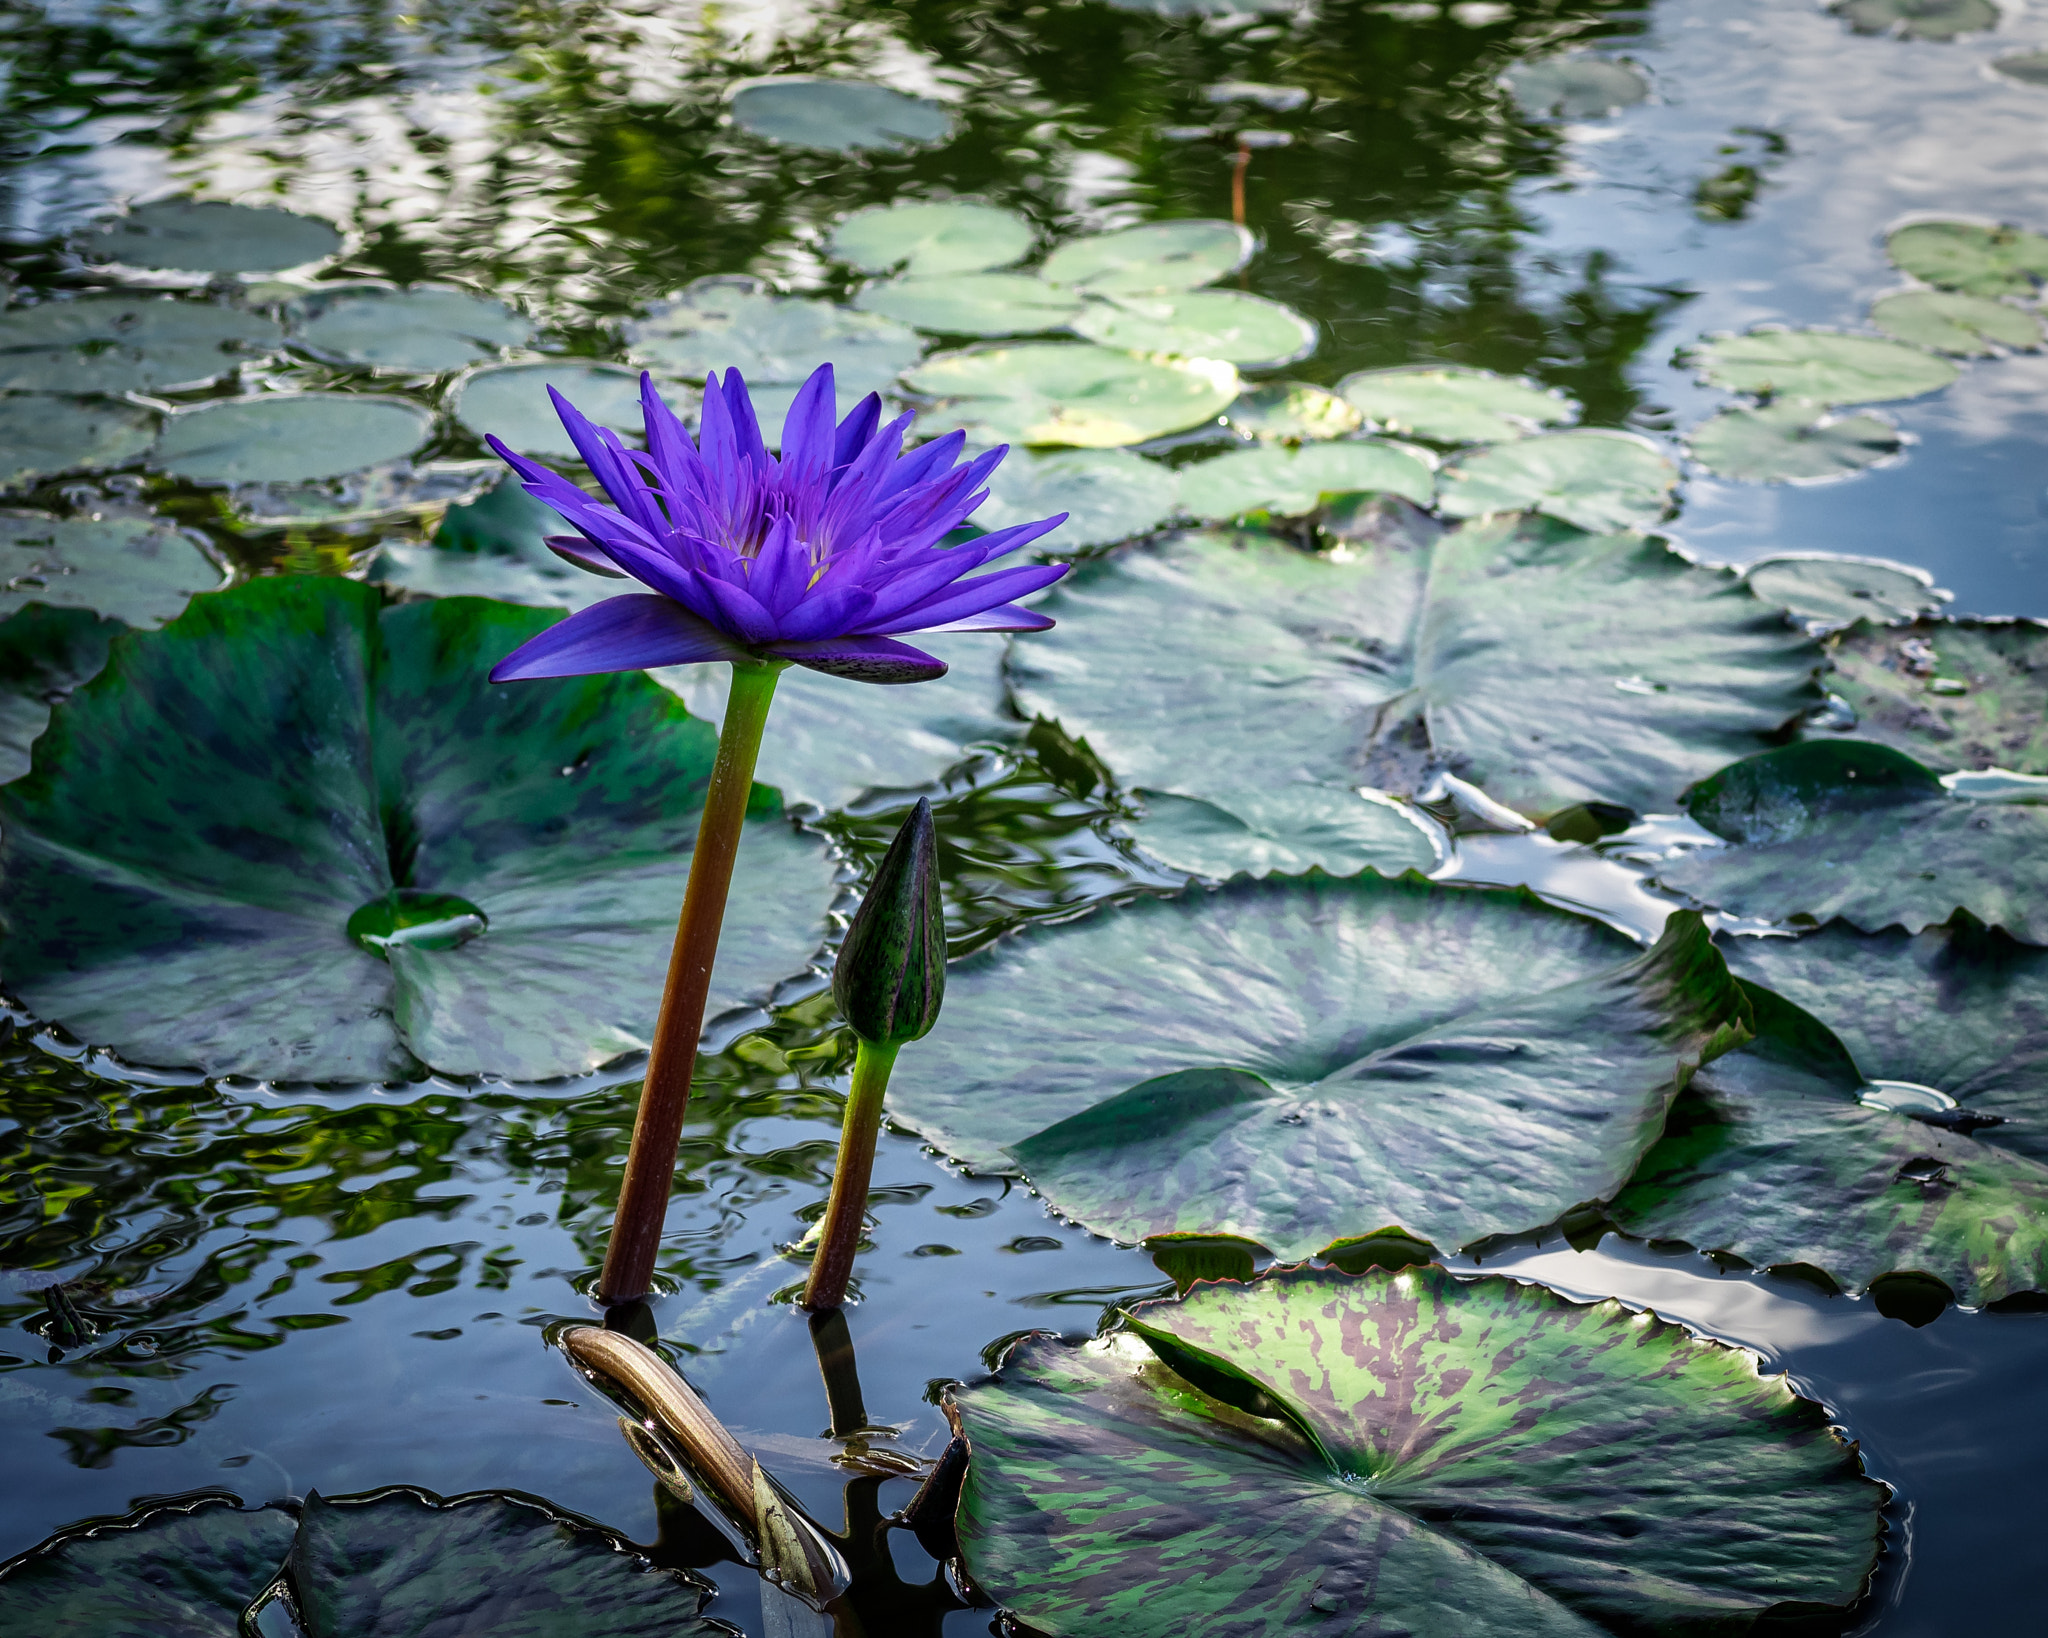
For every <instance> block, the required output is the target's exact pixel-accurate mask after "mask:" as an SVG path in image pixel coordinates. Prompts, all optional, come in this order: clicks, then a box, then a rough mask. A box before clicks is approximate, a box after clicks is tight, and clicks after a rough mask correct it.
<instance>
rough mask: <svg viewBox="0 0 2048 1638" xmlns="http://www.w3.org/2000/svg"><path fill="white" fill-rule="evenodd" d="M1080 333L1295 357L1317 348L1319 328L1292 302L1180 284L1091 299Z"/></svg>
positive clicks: (1287, 359)
mask: <svg viewBox="0 0 2048 1638" xmlns="http://www.w3.org/2000/svg"><path fill="white" fill-rule="evenodd" d="M1073 329H1074V333H1075V334H1076V335H1081V336H1085V337H1087V338H1088V340H1090V341H1096V342H1100V343H1101V344H1102V345H1103V346H1105V347H1122V348H1124V349H1125V350H1126V351H1129V352H1134V353H1175V354H1179V355H1180V356H1182V357H1185V358H1222V359H1227V360H1229V361H1230V362H1231V363H1232V364H1243V365H1247V366H1253V365H1256V366H1260V367H1270V366H1272V365H1276V364H1292V363H1293V362H1294V361H1295V360H1296V359H1301V358H1306V357H1307V356H1308V355H1309V354H1310V353H1312V352H1314V351H1315V347H1316V327H1315V326H1314V325H1313V324H1311V323H1309V321H1308V320H1307V319H1305V318H1303V317H1302V316H1301V315H1300V314H1299V313H1297V312H1295V310H1294V309H1293V308H1291V307H1288V306H1285V305H1283V304H1282V303H1280V302H1277V301H1268V300H1267V299H1266V298H1265V297H1263V296H1248V295H1246V294H1244V292H1242V291H1239V290H1190V291H1175V292H1172V293H1169V294H1165V295H1152V296H1122V297H1119V298H1117V299H1116V300H1114V301H1091V302H1089V303H1088V305H1087V306H1086V307H1084V308H1082V310H1081V312H1080V315H1079V316H1078V317H1077V318H1076V319H1075V320H1074V323H1073Z"/></svg>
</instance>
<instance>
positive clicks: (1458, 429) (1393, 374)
mask: <svg viewBox="0 0 2048 1638" xmlns="http://www.w3.org/2000/svg"><path fill="white" fill-rule="evenodd" d="M1337 390H1338V391H1339V392H1341V393H1342V394H1343V395H1344V397H1345V399H1346V400H1347V401H1348V402H1349V403H1350V404H1351V405H1352V406H1353V407H1354V408H1355V409H1357V410H1358V412H1359V413H1360V414H1361V415H1364V416H1365V417H1366V418H1367V419H1368V420H1372V421H1376V422H1378V423H1379V425H1381V426H1383V427H1385V428H1386V429H1387V430H1388V431H1389V432H1399V433H1405V434H1407V435H1408V436H1409V437H1412V438H1427V439H1429V440H1430V441H1431V442H1432V443H1439V444H1497V443H1501V442H1504V441H1505V440H1507V439H1510V438H1521V437H1524V436H1526V435H1527V434H1529V433H1531V432H1534V431H1536V430H1537V429H1538V428H1540V427H1546V426H1557V425H1559V424H1561V423H1563V422H1567V421H1570V420H1571V419H1573V417H1575V416H1576V415H1577V414H1578V412H1579V406H1578V405H1577V404H1575V403H1573V402H1572V401H1571V399H1569V398H1567V397H1566V396H1565V395H1564V394H1563V393H1561V392H1559V391H1557V390H1556V389H1555V388H1551V387H1539V386H1537V385H1536V384H1535V383H1534V382H1532V381H1523V380H1519V379H1517V378H1514V377H1511V376H1505V375H1495V374H1494V373H1493V372H1492V371H1491V370H1467V369H1458V368H1454V367H1450V366H1444V365H1429V364H1410V365H1404V366H1401V367H1400V368H1397V369H1391V370H1361V371H1359V372H1358V373H1357V374H1356V375H1347V376H1346V377H1345V378H1344V379H1343V380H1342V381H1340V382H1339V383H1338V384H1337Z"/></svg>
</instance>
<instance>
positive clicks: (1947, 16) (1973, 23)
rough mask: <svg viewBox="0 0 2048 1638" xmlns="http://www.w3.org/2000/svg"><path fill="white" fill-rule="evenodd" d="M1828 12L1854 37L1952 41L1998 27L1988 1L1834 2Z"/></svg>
mask: <svg viewBox="0 0 2048 1638" xmlns="http://www.w3.org/2000/svg"><path fill="white" fill-rule="evenodd" d="M1832 10H1833V11H1834V13H1835V15H1836V16H1837V17H1840V18H1843V19H1845V20H1846V21H1847V22H1848V24H1849V26H1850V27H1851V28H1853V29H1854V30H1855V31H1856V32H1857V33H1858V34H1897V35H1900V36H1902V37H1903V38H1905V39H1908V40H1953V39H1954V38H1955V37H1956V36H1957V35H1959V34H1975V33H1978V32H1980V31H1981V30H1984V29H1987V28H1996V27H1998V7H1997V6H1996V5H1995V4H1993V3H1992V0H1838V4H1836V5H1835V6H1834V7H1833V8H1832Z"/></svg>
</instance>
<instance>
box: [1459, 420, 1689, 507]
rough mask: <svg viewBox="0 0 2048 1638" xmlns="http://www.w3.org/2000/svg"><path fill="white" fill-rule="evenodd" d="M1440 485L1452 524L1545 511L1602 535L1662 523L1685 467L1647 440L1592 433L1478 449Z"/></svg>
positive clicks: (1629, 435) (1552, 435) (1550, 435)
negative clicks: (1497, 514) (1485, 516)
mask: <svg viewBox="0 0 2048 1638" xmlns="http://www.w3.org/2000/svg"><path fill="white" fill-rule="evenodd" d="M1441 483H1442V489H1441V495H1440V498H1439V501H1438V505H1439V506H1440V507H1441V508H1442V510H1443V512H1444V513H1445V514H1446V515H1447V516H1449V517H1454V518H1470V517H1479V516H1481V515H1482V514H1484V513H1488V512H1517V511H1530V512H1544V513H1548V514H1549V515H1550V516H1551V517H1554V518H1562V519H1563V520H1564V521H1565V522H1566V523H1573V524H1577V525H1578V526H1579V527H1580V528H1581V529H1590V530H1595V531H1599V530H1605V529H1630V528H1640V527H1642V526H1643V525H1645V524H1650V523H1654V522H1656V521H1657V519H1658V518H1659V517H1661V516H1662V515H1663V513H1664V509H1665V507H1667V506H1668V505H1670V503H1671V495H1672V491H1673V490H1675V489H1676V488H1677V487H1678V468H1677V467H1676V466H1675V465H1673V464H1672V461H1671V459H1670V457H1669V456H1667V455H1665V454H1664V452H1663V451H1662V450H1660V449H1659V448H1658V447H1657V446H1656V445H1655V444H1653V443H1651V442H1650V440H1649V439H1647V438H1639V437H1637V436H1635V435H1634V434H1633V433H1627V432H1607V431H1595V430H1592V429H1585V430H1581V431H1577V432H1552V433H1545V434H1543V435H1542V436H1540V437H1536V438H1523V439H1519V440H1517V441H1516V442H1514V443H1507V444H1496V445H1493V446H1491V447H1489V448H1486V449H1480V450H1476V451H1474V452H1473V453H1471V454H1469V455H1466V456H1464V457H1463V458H1462V459H1460V460H1459V461H1458V463H1457V464H1456V465H1455V466H1452V467H1450V468H1448V469H1447V470H1446V471H1445V472H1444V473H1443V475H1442V480H1441Z"/></svg>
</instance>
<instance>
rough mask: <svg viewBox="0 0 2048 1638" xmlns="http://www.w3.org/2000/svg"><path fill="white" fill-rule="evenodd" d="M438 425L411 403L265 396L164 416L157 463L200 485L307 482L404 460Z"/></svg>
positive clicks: (368, 397) (338, 395)
mask: <svg viewBox="0 0 2048 1638" xmlns="http://www.w3.org/2000/svg"><path fill="white" fill-rule="evenodd" d="M433 424H434V418H433V416H432V415H430V414H428V413H427V411H426V410H424V409H422V408H421V407H420V406H419V405H418V404H415V403H413V402H412V400H410V399H408V398H386V397H380V396H376V395H373V394H370V393H355V392H265V393H254V394H251V395H250V396H249V397H247V398H215V399H210V400H208V401H207V402H205V403H203V404H195V405H194V406H193V407H192V408H190V409H184V410H179V411H178V412H177V413H176V414H174V415H170V416H167V417H165V419H164V429H163V432H162V433H161V434H160V435H159V436H158V438H157V442H156V448H155V449H154V450H153V451H151V454H150V459H151V461H152V463H153V464H155V465H156V466H158V467H161V468H162V469H163V470H164V471H166V472H168V473H170V474H171V475H172V476H173V477H177V478H186V479H189V480H191V481H192V482H193V483H301V482H304V481H306V480H308V479H312V478H338V477H341V476H342V475H343V474H344V473H349V472H360V471H361V470H362V469H363V468H365V467H370V466H381V465H383V464H384V463H386V462H387V461H396V460H402V459H403V458H404V457H405V456H407V455H410V454H411V453H412V452H413V451H414V450H416V449H418V448H419V447H420V445H421V444H423V443H425V442H426V441H427V434H428V433H429V432H430V431H431V430H432V429H433Z"/></svg>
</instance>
